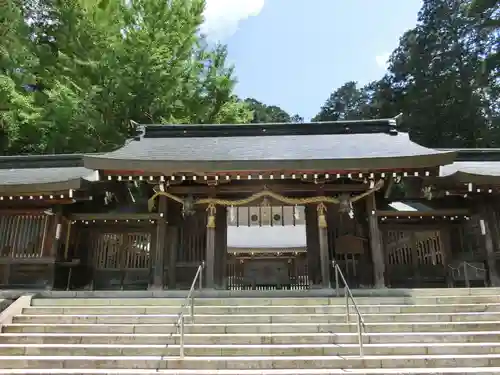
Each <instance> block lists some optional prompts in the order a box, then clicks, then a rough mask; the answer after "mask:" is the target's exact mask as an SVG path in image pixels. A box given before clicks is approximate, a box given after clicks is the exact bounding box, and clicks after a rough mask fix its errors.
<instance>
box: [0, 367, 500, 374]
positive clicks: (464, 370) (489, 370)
mask: <svg viewBox="0 0 500 375" xmlns="http://www.w3.org/2000/svg"><path fill="white" fill-rule="evenodd" d="M499 373H500V367H461V368H459V367H454V368H450V367H448V368H405V369H404V370H403V369H397V368H396V369H389V368H385V369H344V368H341V369H292V370H290V369H284V370H283V369H258V370H205V369H199V370H186V369H177V370H176V369H173V370H162V369H160V370H140V369H136V370H126V369H125V370H123V369H38V370H37V369H10V370H1V369H0V375H153V374H164V375H292V374H293V375H345V374H353V375H402V374H406V375H437V374H440V375H448V374H453V375H469V374H481V375H498V374H499Z"/></svg>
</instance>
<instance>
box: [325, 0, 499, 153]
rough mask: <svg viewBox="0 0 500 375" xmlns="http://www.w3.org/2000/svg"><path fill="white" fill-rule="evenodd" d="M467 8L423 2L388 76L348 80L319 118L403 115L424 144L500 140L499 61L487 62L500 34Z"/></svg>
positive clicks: (447, 1)
mask: <svg viewBox="0 0 500 375" xmlns="http://www.w3.org/2000/svg"><path fill="white" fill-rule="evenodd" d="M469 7H470V2H469V1H465V0H424V1H423V5H422V8H421V10H420V12H419V14H418V23H417V25H416V27H415V28H413V29H411V30H408V31H407V32H406V33H405V34H404V35H403V36H402V37H401V39H400V43H399V46H398V47H397V48H396V49H395V51H394V52H393V53H392V56H391V59H390V65H389V68H388V72H387V74H386V75H385V76H384V77H382V79H381V80H379V81H377V82H372V83H370V84H368V85H366V86H363V87H358V86H357V84H356V83H355V82H347V83H346V84H345V85H343V86H342V87H340V88H339V89H337V90H335V91H334V92H333V93H332V95H331V96H330V97H329V98H328V99H327V101H326V102H325V105H324V106H323V107H322V108H321V110H320V112H319V113H318V114H317V116H316V117H315V119H317V120H337V119H358V118H383V117H392V116H396V115H397V114H399V113H404V124H405V127H406V129H407V130H409V131H410V135H411V136H412V138H413V139H414V140H415V141H417V142H419V143H422V144H424V145H426V146H430V147H492V146H499V145H500V132H499V129H500V128H499V127H500V124H499V119H500V107H499V98H500V95H499V90H498V89H499V81H498V79H497V76H496V72H498V70H499V68H500V65H498V63H497V64H496V66H494V67H492V69H489V70H488V71H486V72H485V71H484V69H483V68H482V67H483V64H484V61H486V60H488V59H489V58H491V56H493V55H494V54H495V53H497V49H498V43H497V42H498V39H497V40H495V38H494V36H493V34H492V33H491V32H489V31H488V32H485V30H484V28H483V24H482V21H481V19H478V18H476V17H472V16H471V15H470V10H469ZM496 38H498V34H497V35H496Z"/></svg>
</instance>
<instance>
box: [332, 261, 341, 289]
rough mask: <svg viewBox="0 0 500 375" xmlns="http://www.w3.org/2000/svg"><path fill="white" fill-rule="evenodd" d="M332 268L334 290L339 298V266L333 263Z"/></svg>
mask: <svg viewBox="0 0 500 375" xmlns="http://www.w3.org/2000/svg"><path fill="white" fill-rule="evenodd" d="M333 268H334V270H335V289H336V291H337V297H339V296H340V285H339V266H338V265H337V263H335V261H333Z"/></svg>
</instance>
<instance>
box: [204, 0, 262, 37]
mask: <svg viewBox="0 0 500 375" xmlns="http://www.w3.org/2000/svg"><path fill="white" fill-rule="evenodd" d="M264 1H265V0H206V7H205V13H204V15H205V22H204V23H203V25H202V26H201V32H202V33H203V34H205V35H207V38H208V39H209V40H210V41H222V40H224V39H226V38H229V37H230V36H231V35H233V34H234V33H235V32H236V31H237V30H238V26H239V24H240V22H241V21H244V20H246V19H247V18H249V17H252V16H257V15H258V14H259V13H260V12H261V10H262V8H263V7H264Z"/></svg>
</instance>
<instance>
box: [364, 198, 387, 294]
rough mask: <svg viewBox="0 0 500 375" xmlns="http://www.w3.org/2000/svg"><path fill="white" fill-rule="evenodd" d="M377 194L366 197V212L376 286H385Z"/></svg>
mask: <svg viewBox="0 0 500 375" xmlns="http://www.w3.org/2000/svg"><path fill="white" fill-rule="evenodd" d="M376 210H377V206H376V203H375V194H370V195H369V196H367V197H366V212H367V215H368V231H369V233H370V249H371V253H372V260H373V275H374V283H375V287H376V288H384V287H385V262H384V249H383V247H382V238H381V236H380V228H379V226H378V220H377V211H376Z"/></svg>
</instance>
